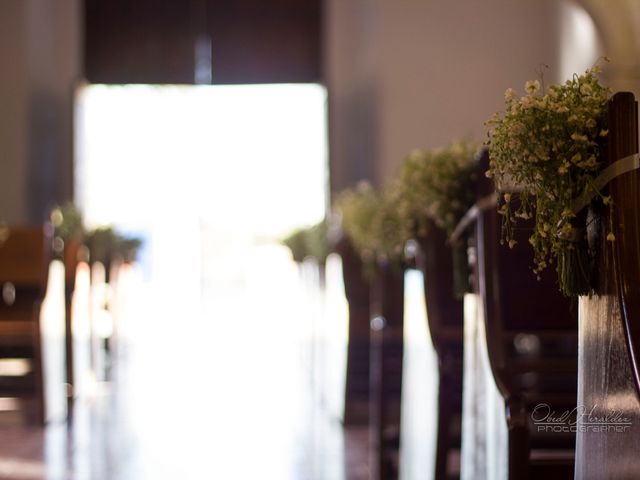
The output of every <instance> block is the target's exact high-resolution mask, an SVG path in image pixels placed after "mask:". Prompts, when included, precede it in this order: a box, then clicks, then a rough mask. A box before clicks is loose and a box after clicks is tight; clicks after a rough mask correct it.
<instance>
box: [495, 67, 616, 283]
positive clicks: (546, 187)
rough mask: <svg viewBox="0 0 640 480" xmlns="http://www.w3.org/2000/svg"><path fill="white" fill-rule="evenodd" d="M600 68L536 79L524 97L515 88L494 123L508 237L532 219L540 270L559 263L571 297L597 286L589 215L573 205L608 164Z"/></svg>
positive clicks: (510, 239) (497, 176)
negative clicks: (546, 82) (551, 80)
mask: <svg viewBox="0 0 640 480" xmlns="http://www.w3.org/2000/svg"><path fill="white" fill-rule="evenodd" d="M599 72H600V67H599V66H595V67H594V68H592V69H590V70H587V71H586V72H585V73H584V74H583V75H574V77H573V78H572V79H571V80H567V82H566V83H565V84H563V85H551V86H549V87H548V88H547V89H544V88H542V87H541V85H540V82H539V81H538V80H534V81H529V82H527V83H526V84H525V90H526V95H524V96H523V97H518V96H517V95H516V93H515V92H514V91H513V90H512V89H508V90H507V92H506V94H505V103H506V109H505V112H504V113H502V114H499V113H496V114H495V115H494V116H493V118H492V119H491V120H489V121H488V122H487V126H488V127H489V132H488V136H489V140H488V145H489V154H490V158H491V160H490V168H489V171H488V172H487V175H488V176H491V177H493V178H494V180H495V182H496V186H497V187H498V189H499V190H501V191H502V192H504V194H503V196H502V203H501V206H500V210H499V211H500V213H501V214H502V215H503V216H504V221H503V240H504V241H506V242H508V243H509V245H510V246H513V245H514V244H515V239H514V235H513V231H514V228H517V225H518V223H519V221H520V219H529V218H532V217H533V218H534V220H535V227H534V230H533V233H532V235H531V237H530V238H529V242H530V243H531V245H532V246H533V250H534V263H535V268H534V271H535V272H536V274H540V273H541V272H542V271H543V270H544V269H545V268H546V267H547V266H548V265H549V264H552V263H554V262H555V264H556V269H557V271H558V278H559V282H560V289H561V290H562V292H563V293H564V294H565V295H581V294H586V293H588V292H589V291H590V283H589V276H590V273H589V265H588V263H589V262H588V255H587V244H586V230H585V221H586V220H585V219H586V216H585V215H582V216H576V212H573V211H572V209H571V206H572V203H573V201H574V199H576V198H577V197H578V196H580V195H581V194H582V193H583V192H585V191H586V190H589V189H592V190H595V187H594V186H593V180H594V179H595V177H596V176H597V175H598V173H599V172H600V170H601V169H602V163H601V161H600V149H601V145H602V144H603V140H604V139H605V137H606V135H607V133H608V132H607V128H606V125H605V121H606V108H607V102H608V100H609V96H610V91H609V89H607V88H605V87H604V86H602V85H601V84H600V82H599V80H598V76H597V74H598V73H599ZM597 193H600V192H597ZM608 201H609V199H608V198H605V203H607V202H608Z"/></svg>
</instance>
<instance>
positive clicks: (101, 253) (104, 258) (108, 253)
mask: <svg viewBox="0 0 640 480" xmlns="http://www.w3.org/2000/svg"><path fill="white" fill-rule="evenodd" d="M85 244H86V246H87V247H88V248H89V252H90V255H91V262H102V263H104V264H107V263H109V262H110V261H111V260H112V259H113V258H114V257H116V256H119V257H121V258H122V259H123V260H125V261H128V262H131V261H134V260H135V258H136V255H137V253H138V250H139V249H140V247H141V245H142V240H140V239H138V238H133V237H124V236H122V235H120V234H119V233H117V232H116V231H115V230H114V229H113V228H112V227H99V228H96V229H94V230H92V231H90V232H88V233H87V234H86V236H85Z"/></svg>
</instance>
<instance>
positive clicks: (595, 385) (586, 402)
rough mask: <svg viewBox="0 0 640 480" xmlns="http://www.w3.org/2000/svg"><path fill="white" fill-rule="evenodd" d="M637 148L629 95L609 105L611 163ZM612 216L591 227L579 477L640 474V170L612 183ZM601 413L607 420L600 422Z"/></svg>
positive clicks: (583, 303) (583, 304) (583, 305)
mask: <svg viewBox="0 0 640 480" xmlns="http://www.w3.org/2000/svg"><path fill="white" fill-rule="evenodd" d="M637 152H638V105H637V102H636V100H635V98H634V96H633V94H631V93H617V94H616V95H615V96H614V97H613V99H612V100H611V101H610V103H609V135H608V152H607V156H608V162H609V163H613V162H614V161H616V160H618V159H621V158H624V157H626V156H628V155H632V154H634V153H637ZM608 189H609V194H610V195H611V196H612V198H613V208H614V210H613V215H614V218H613V222H612V225H613V233H614V235H615V237H616V238H615V241H614V242H608V241H606V239H605V237H606V235H607V232H608V231H609V227H608V225H609V216H608V213H607V214H606V215H605V220H604V221H603V222H602V223H597V222H596V223H595V224H594V227H593V228H592V229H591V231H590V232H589V234H590V237H591V239H592V242H593V243H594V244H595V245H596V246H597V248H598V251H599V260H598V272H599V275H598V281H597V285H596V294H595V295H593V296H591V297H581V298H580V340H579V341H580V357H579V367H578V372H579V373H578V405H579V407H580V409H581V410H582V411H584V412H585V415H584V416H581V417H580V419H579V422H578V427H579V428H578V433H577V441H576V477H575V478H577V479H590V478H640V457H639V455H638V452H640V381H639V372H640V364H639V359H638V355H639V354H640V213H639V212H640V205H639V202H640V172H639V171H638V170H635V171H632V172H628V173H625V174H624V175H622V176H619V177H618V178H616V179H614V180H613V181H612V182H611V183H610V184H609V186H608ZM602 419H604V421H602Z"/></svg>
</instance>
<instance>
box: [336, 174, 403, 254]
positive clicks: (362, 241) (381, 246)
mask: <svg viewBox="0 0 640 480" xmlns="http://www.w3.org/2000/svg"><path fill="white" fill-rule="evenodd" d="M397 200H398V198H397V196H396V195H395V191H394V190H393V189H391V188H388V189H385V190H383V191H376V190H375V189H374V188H373V187H372V186H371V185H370V184H369V183H368V182H360V183H359V184H358V185H357V187H356V188H355V189H350V190H346V191H344V192H342V193H341V194H340V195H339V196H338V198H337V199H336V206H337V209H338V210H339V211H340V213H341V216H342V226H343V229H344V231H345V233H346V235H347V236H348V237H349V239H350V240H351V242H352V243H353V246H354V248H355V249H356V250H357V252H358V253H359V255H360V257H361V258H362V260H363V262H364V263H365V264H369V265H371V264H372V263H373V262H375V261H377V260H383V261H384V260H387V261H391V262H392V263H399V262H400V261H402V259H403V257H404V245H405V242H406V240H408V238H409V237H408V236H407V234H406V231H405V230H404V228H403V224H402V220H401V218H400V216H399V215H398V203H397Z"/></svg>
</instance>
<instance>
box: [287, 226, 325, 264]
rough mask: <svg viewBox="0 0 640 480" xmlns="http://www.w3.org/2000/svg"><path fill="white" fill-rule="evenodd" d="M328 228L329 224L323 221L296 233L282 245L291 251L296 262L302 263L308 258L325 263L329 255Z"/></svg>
mask: <svg viewBox="0 0 640 480" xmlns="http://www.w3.org/2000/svg"><path fill="white" fill-rule="evenodd" d="M327 228H328V227H327V222H326V221H325V220H323V221H322V222H320V223H317V224H316V225H313V226H311V227H308V228H301V229H298V230H296V231H294V232H293V233H291V234H290V235H289V236H288V237H286V238H285V239H284V240H283V241H282V243H283V244H284V245H286V246H287V247H288V248H289V250H291V255H292V256H293V260H294V261H296V262H302V261H303V260H304V259H305V258H307V257H313V258H315V259H316V260H318V261H319V262H324V261H325V260H326V258H327V255H329V241H328V239H327Z"/></svg>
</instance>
